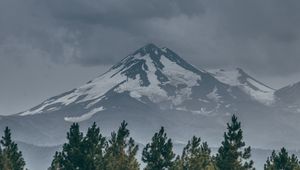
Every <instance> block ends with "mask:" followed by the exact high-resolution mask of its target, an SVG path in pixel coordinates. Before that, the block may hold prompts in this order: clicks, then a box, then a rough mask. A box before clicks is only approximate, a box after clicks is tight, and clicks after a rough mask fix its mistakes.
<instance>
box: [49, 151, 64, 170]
mask: <svg viewBox="0 0 300 170" xmlns="http://www.w3.org/2000/svg"><path fill="white" fill-rule="evenodd" d="M62 165H63V157H62V154H61V152H55V155H54V158H53V161H52V163H51V167H50V168H49V170H61V169H63V167H62Z"/></svg>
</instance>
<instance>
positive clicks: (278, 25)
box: [0, 0, 300, 75]
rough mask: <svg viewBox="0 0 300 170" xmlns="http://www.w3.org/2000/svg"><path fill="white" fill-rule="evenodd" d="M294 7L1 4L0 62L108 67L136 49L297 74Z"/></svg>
mask: <svg viewBox="0 0 300 170" xmlns="http://www.w3.org/2000/svg"><path fill="white" fill-rule="evenodd" d="M299 11H300V1H295V0H285V1H282V0H265V1H261V0H251V1H240V0H228V1H217V0H210V1H200V0H189V1H183V0H51V1H48V0H26V1H21V0H1V1H0V25H1V27H0V57H1V58H5V57H6V58H7V57H10V58H15V59H16V61H18V62H20V61H21V60H22V59H23V60H25V59H26V58H27V59H29V58H30V56H32V55H36V56H41V57H45V58H48V59H50V60H51V61H54V62H56V63H77V64H80V65H84V66H93V65H101V64H102V65H111V64H114V63H115V62H117V61H118V60H120V59H121V58H122V57H124V56H125V55H126V54H128V53H130V52H132V51H133V50H135V49H136V48H138V47H140V46H141V45H143V44H145V43H148V42H154V43H157V44H158V45H162V46H168V47H170V48H171V49H173V50H174V51H176V52H178V53H179V54H180V55H182V56H183V57H185V58H186V59H187V60H189V61H191V62H193V63H195V65H198V66H201V67H238V66H240V67H245V68H246V69H248V70H252V72H255V73H257V74H261V73H262V74H267V75H274V74H276V75H277V74H279V75H285V74H291V73H295V72H300V67H298V63H299V62H300V56H299V54H300V50H299V48H298V47H299V45H300V43H299V36H300V22H299V21H300V12H299Z"/></svg>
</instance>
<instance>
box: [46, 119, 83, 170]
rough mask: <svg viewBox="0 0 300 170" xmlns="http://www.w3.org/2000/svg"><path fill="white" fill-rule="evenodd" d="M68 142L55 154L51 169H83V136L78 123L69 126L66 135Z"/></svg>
mask: <svg viewBox="0 0 300 170" xmlns="http://www.w3.org/2000/svg"><path fill="white" fill-rule="evenodd" d="M67 139H68V142H67V143H65V144H64V145H63V150H62V152H61V153H56V155H55V156H54V160H53V162H52V165H53V166H51V169H55V168H56V169H65V170H69V169H74V170H75V169H84V167H85V163H86V162H85V155H84V151H83V134H82V133H81V132H80V130H79V125H78V123H73V124H72V125H71V128H70V131H69V132H68V133H67Z"/></svg>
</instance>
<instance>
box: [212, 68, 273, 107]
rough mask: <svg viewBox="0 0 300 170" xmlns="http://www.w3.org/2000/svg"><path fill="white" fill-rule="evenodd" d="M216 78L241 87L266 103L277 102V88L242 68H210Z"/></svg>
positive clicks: (255, 98) (254, 97)
mask: <svg viewBox="0 0 300 170" xmlns="http://www.w3.org/2000/svg"><path fill="white" fill-rule="evenodd" d="M209 72H211V73H212V74H213V76H214V77H215V78H217V79H218V80H219V81H221V82H223V83H225V84H228V85H230V86H234V87H239V88H240V89H241V90H243V91H244V92H245V93H246V94H248V95H250V96H251V97H252V98H253V99H254V100H257V101H259V102H260V103H262V104H265V105H271V104H273V103H275V101H276V99H275V95H274V93H275V91H276V90H275V89H273V88H271V87H269V86H268V85H266V84H264V83H262V82H260V81H258V80H256V79H254V78H253V77H251V76H250V75H248V74H247V73H246V72H245V71H244V70H242V69H241V68H236V69H235V70H224V69H218V70H210V71H209Z"/></svg>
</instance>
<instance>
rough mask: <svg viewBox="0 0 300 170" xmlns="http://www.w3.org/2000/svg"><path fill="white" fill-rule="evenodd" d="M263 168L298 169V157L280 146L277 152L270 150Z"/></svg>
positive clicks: (272, 169)
mask: <svg viewBox="0 0 300 170" xmlns="http://www.w3.org/2000/svg"><path fill="white" fill-rule="evenodd" d="M264 169H265V170H300V164H299V161H298V158H297V157H296V156H295V155H294V154H293V155H292V156H289V155H288V152H287V151H286V149H285V148H282V149H281V150H280V152H279V153H278V154H276V152H275V151H273V152H272V155H271V157H270V158H268V159H267V162H266V164H265V165H264Z"/></svg>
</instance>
